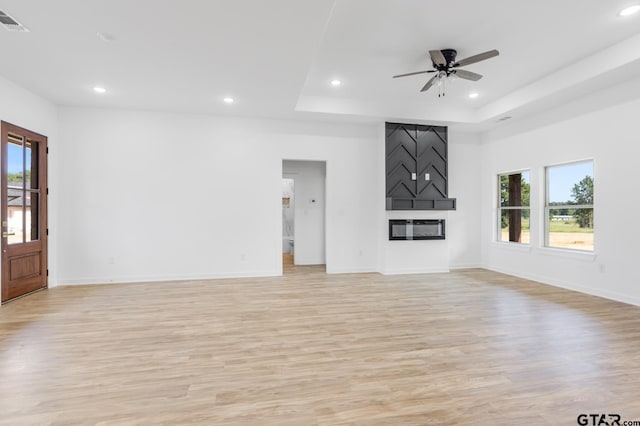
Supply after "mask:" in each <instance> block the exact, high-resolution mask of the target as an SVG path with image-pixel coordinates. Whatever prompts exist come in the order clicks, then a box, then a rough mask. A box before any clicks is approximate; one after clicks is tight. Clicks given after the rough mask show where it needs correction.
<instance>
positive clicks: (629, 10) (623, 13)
mask: <svg viewBox="0 0 640 426" xmlns="http://www.w3.org/2000/svg"><path fill="white" fill-rule="evenodd" d="M638 11H640V4H634V5H633V6H629V7H627V8H625V9H622V10H621V11H620V13H618V15H619V16H629V15H633V14H634V13H637V12H638Z"/></svg>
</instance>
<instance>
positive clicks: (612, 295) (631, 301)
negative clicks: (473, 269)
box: [482, 265, 640, 306]
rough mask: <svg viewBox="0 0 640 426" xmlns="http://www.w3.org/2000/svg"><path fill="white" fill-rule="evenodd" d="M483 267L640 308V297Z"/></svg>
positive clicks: (545, 277) (535, 275) (502, 269)
mask: <svg viewBox="0 0 640 426" xmlns="http://www.w3.org/2000/svg"><path fill="white" fill-rule="evenodd" d="M482 267H483V268H484V269H487V270H490V271H494V272H500V273H501V274H506V275H513V276H514V277H518V278H524V279H525V280H531V281H536V282H538V283H540V284H544V285H551V286H554V287H559V288H564V289H565V290H572V291H577V292H578V293H584V294H588V295H591V296H597V297H602V298H604V299H609V300H614V301H616V302H622V303H626V304H628V305H635V306H640V298H638V297H633V296H627V295H625V294H620V293H616V292H613V291H607V290H600V289H593V288H589V287H584V286H581V285H579V284H575V283H570V282H567V281H562V280H559V279H557V278H553V277H548V276H545V275H539V274H527V273H522V272H519V271H511V270H509V269H507V268H496V267H492V266H489V265H484V266H482Z"/></svg>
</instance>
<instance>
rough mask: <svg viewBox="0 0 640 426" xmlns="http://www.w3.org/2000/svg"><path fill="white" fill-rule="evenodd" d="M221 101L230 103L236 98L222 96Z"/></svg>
mask: <svg viewBox="0 0 640 426" xmlns="http://www.w3.org/2000/svg"><path fill="white" fill-rule="evenodd" d="M223 101H224V103H225V104H232V103H234V102H235V101H236V100H235V99H233V98H229V97H226V98H224V99H223Z"/></svg>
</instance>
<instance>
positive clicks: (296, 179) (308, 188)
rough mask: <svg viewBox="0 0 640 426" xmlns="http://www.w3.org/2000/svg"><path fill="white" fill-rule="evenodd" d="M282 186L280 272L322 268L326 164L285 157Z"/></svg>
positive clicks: (323, 261) (324, 257)
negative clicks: (286, 158) (314, 266)
mask: <svg viewBox="0 0 640 426" xmlns="http://www.w3.org/2000/svg"><path fill="white" fill-rule="evenodd" d="M282 185H283V189H282V203H283V207H282V239H283V243H282V244H283V272H284V273H288V272H293V271H294V270H295V268H297V267H300V266H305V267H306V266H311V265H321V266H322V268H316V269H318V270H320V269H322V270H323V271H324V269H325V268H324V265H325V263H326V254H325V250H326V249H325V233H326V231H325V185H326V163H325V162H324V161H302V160H284V161H283V162H282ZM287 203H288V205H289V206H288V208H287V207H286V206H285V205H286V204H287Z"/></svg>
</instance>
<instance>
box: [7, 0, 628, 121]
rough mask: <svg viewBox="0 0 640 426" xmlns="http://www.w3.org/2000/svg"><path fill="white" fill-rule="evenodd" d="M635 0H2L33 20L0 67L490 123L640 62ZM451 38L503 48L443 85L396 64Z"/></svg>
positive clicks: (274, 111)
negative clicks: (630, 8) (624, 12)
mask: <svg viewBox="0 0 640 426" xmlns="http://www.w3.org/2000/svg"><path fill="white" fill-rule="evenodd" d="M632 3H634V0H606V1H605V0H562V1H558V0H538V1H536V2H524V1H514V0H483V1H477V0H449V1H447V2H435V1H427V0H337V1H334V0H305V1H301V0H269V1H264V0H136V1H131V0H129V1H124V0H57V1H55V2H53V1H50V0H31V1H25V0H1V1H0V10H3V11H4V12H7V13H9V14H10V15H12V16H13V17H14V18H16V19H17V20H18V21H20V22H21V23H22V24H24V25H25V26H26V27H28V28H29V29H30V32H29V33H14V32H8V31H5V30H4V29H1V28H0V52H1V53H0V54H1V55H2V68H1V69H0V74H1V75H3V76H4V77H6V78H8V79H9V80H12V81H14V82H16V83H18V84H20V85H22V86H24V87H26V88H28V89H30V90H32V91H34V92H36V93H38V94H40V95H41V96H43V97H45V98H47V99H50V100H51V101H53V102H55V103H56V104H59V105H75V106H91V107H116V108H134V109H146V110H163V111H176V112H190V113H205V114H229V115H243V116H264V117H283V118H303V119H308V118H321V119H327V117H328V118H329V119H345V120H356V119H358V120H362V119H365V120H368V119H374V120H380V119H383V120H384V119H393V120H412V121H420V122H434V123H447V124H450V125H457V126H460V127H461V128H469V129H476V130H478V129H480V130H482V129H488V128H491V127H493V126H495V125H496V121H497V119H498V118H500V117H503V116H506V115H513V116H514V117H515V118H518V116H519V115H522V114H533V113H535V112H539V111H543V110H547V109H549V108H551V107H553V106H556V105H557V104H558V103H560V102H568V101H571V100H572V99H576V98H579V97H580V96H584V95H587V94H589V93H592V92H594V91H596V90H603V89H605V88H606V87H608V86H609V85H615V84H619V83H620V79H621V78H625V79H634V78H637V77H640V73H639V71H640V14H637V15H635V16H632V17H627V18H622V17H619V16H617V12H618V11H619V10H620V9H622V8H623V7H624V6H627V5H629V4H632ZM98 32H101V33H103V34H107V35H109V36H112V37H113V39H114V40H113V41H111V42H105V41H103V40H101V39H100V38H99V37H97V35H96V34H97V33H98ZM444 48H454V49H457V50H458V58H464V57H467V56H471V55H474V54H477V53H480V52H484V51H486V50H491V49H498V50H499V51H500V56H498V57H497V58H493V59H490V60H487V61H485V62H482V63H477V64H473V65H469V66H468V67H467V68H466V69H469V70H471V71H474V72H478V73H481V74H483V75H484V78H483V79H482V80H480V81H478V82H469V81H465V80H456V81H455V82H453V83H451V84H449V85H448V86H447V89H446V96H445V97H444V98H438V97H437V90H433V89H432V90H430V91H428V92H426V93H420V92H419V90H420V88H421V87H422V86H423V85H424V83H425V82H426V80H427V79H428V78H429V76H425V75H417V76H412V77H406V78H402V79H392V78H391V76H392V75H394V74H400V73H404V72H411V71H417V70H423V69H429V68H431V64H430V60H429V59H428V57H427V51H428V50H431V49H444ZM334 78H338V79H340V80H341V81H342V82H343V84H342V85H341V86H340V87H337V88H336V87H332V86H331V85H330V84H329V82H330V81H331V80H332V79H334ZM97 85H101V86H104V87H106V88H107V90H108V92H107V93H106V94H104V95H98V94H96V93H94V92H93V90H92V88H93V87H94V86H97ZM472 91H475V92H478V93H479V94H480V96H479V97H478V98H477V99H474V100H471V99H469V98H468V94H469V93H470V92H472ZM225 96H232V97H234V98H235V99H236V100H237V102H236V103H235V104H233V105H227V104H225V103H223V102H222V98H223V97H225Z"/></svg>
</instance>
